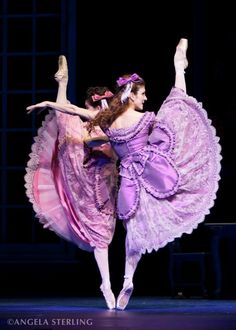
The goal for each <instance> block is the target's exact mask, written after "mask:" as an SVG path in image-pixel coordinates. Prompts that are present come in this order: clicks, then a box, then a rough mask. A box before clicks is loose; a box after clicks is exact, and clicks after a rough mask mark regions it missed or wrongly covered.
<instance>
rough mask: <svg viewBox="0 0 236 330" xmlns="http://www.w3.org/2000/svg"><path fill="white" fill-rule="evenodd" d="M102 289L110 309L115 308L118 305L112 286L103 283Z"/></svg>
mask: <svg viewBox="0 0 236 330" xmlns="http://www.w3.org/2000/svg"><path fill="white" fill-rule="evenodd" d="M100 290H101V291H102V293H103V296H104V298H105V301H106V304H107V307H108V308H109V309H114V308H115V307H116V299H115V296H114V294H113V292H112V291H111V288H110V287H107V288H106V287H104V286H103V285H101V286H100Z"/></svg>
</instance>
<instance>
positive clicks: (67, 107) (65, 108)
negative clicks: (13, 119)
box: [26, 101, 98, 120]
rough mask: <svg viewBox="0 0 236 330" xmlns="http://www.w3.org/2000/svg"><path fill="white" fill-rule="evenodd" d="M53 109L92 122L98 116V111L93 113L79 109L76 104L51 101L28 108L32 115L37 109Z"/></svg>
mask: <svg viewBox="0 0 236 330" xmlns="http://www.w3.org/2000/svg"><path fill="white" fill-rule="evenodd" d="M47 107H48V108H51V109H54V110H57V111H61V112H64V113H68V114H70V115H76V116H80V117H83V118H85V119H86V120H90V119H93V118H95V116H96V115H97V113H98V111H93V110H87V109H84V108H79V107H77V106H76V105H74V104H70V103H69V104H68V103H66V104H61V103H56V102H51V101H43V102H40V103H37V104H33V105H30V106H29V107H27V108H26V110H27V113H31V112H32V111H34V110H36V109H42V108H47Z"/></svg>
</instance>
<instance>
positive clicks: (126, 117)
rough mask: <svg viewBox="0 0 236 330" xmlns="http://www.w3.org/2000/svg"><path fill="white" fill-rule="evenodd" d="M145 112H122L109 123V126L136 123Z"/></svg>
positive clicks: (117, 126) (124, 126)
mask: <svg viewBox="0 0 236 330" xmlns="http://www.w3.org/2000/svg"><path fill="white" fill-rule="evenodd" d="M144 114H145V112H138V111H130V112H128V111H127V112H124V113H123V114H122V115H121V116H119V117H118V118H117V119H116V120H115V121H114V122H113V123H112V125H111V128H116V129H120V128H127V127H130V126H133V125H135V124H137V122H139V121H140V120H141V118H142V117H143V116H144Z"/></svg>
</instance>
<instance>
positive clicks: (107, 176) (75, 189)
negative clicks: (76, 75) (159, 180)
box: [25, 56, 117, 309]
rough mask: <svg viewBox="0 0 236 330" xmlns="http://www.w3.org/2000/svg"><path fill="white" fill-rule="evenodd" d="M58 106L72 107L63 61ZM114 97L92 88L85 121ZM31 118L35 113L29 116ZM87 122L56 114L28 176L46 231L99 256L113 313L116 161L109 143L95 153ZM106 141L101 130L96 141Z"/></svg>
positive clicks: (35, 149)
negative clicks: (111, 247)
mask: <svg viewBox="0 0 236 330" xmlns="http://www.w3.org/2000/svg"><path fill="white" fill-rule="evenodd" d="M55 79H56V80H57V82H58V94H57V101H56V103H55V104H67V105H70V103H69V102H68V100H67V97H66V90H67V83H68V69H67V62H66V58H65V57H64V56H60V58H59V70H58V72H57V73H56V75H55ZM111 96H113V94H112V93H111V92H110V91H109V90H108V88H106V87H94V88H89V89H88V91H87V99H86V107H87V108H88V110H87V109H83V111H84V115H81V116H82V117H84V118H85V119H89V114H90V113H95V114H97V113H98V112H100V111H102V110H103V108H104V107H107V106H108V103H107V101H108V100H109V99H110V98H111ZM29 112H30V111H29ZM87 135H88V132H87V130H86V122H84V121H82V120H81V119H80V117H79V116H71V115H68V114H65V113H62V112H57V111H54V110H51V111H50V113H49V114H48V115H47V116H46V118H45V121H44V122H43V125H42V127H41V128H40V129H39V130H38V136H37V137H35V139H34V140H35V142H34V144H33V145H32V152H31V154H30V160H29V161H28V164H27V168H26V171H27V174H26V175H25V181H26V184H25V187H26V194H27V196H28V198H29V200H30V202H31V203H32V204H33V208H34V210H35V212H36V216H37V217H38V218H39V221H40V222H41V223H42V224H43V225H44V228H49V229H51V230H53V231H54V232H55V233H56V234H58V235H59V236H61V237H62V238H64V239H67V240H69V241H71V242H73V243H75V244H76V245H77V246H78V247H79V248H81V249H84V250H87V251H93V252H94V256H95V259H96V262H97V265H98V268H99V270H100V274H101V278H102V285H101V287H100V288H101V290H102V292H103V294H104V297H105V299H106V303H107V306H108V308H109V309H112V308H114V307H115V297H114V295H113V293H112V291H111V286H110V274H109V263H108V246H109V244H110V243H111V241H112V238H113V234H114V230H115V221H116V218H115V198H116V189H117V188H116V186H117V184H116V179H117V171H116V157H115V156H114V153H113V152H112V149H111V147H110V144H109V143H106V144H103V145H102V146H98V147H94V148H89V147H87V145H85V144H84V139H85V138H86V137H87ZM98 136H99V137H100V138H103V137H104V133H103V132H102V131H101V129H100V128H99V127H96V129H95V131H94V132H93V137H98Z"/></svg>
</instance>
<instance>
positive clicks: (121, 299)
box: [116, 282, 134, 311]
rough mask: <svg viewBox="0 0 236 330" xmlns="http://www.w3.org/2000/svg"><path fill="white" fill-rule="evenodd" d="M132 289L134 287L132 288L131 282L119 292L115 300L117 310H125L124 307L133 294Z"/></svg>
mask: <svg viewBox="0 0 236 330" xmlns="http://www.w3.org/2000/svg"><path fill="white" fill-rule="evenodd" d="M133 289H134V286H133V283H132V282H131V283H129V284H128V285H127V286H125V287H124V288H123V289H122V290H121V292H120V294H119V296H118V298H117V305H116V308H117V309H119V310H122V311H123V310H124V309H125V308H126V306H127V305H128V303H129V300H130V297H131V295H132V293H133Z"/></svg>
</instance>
